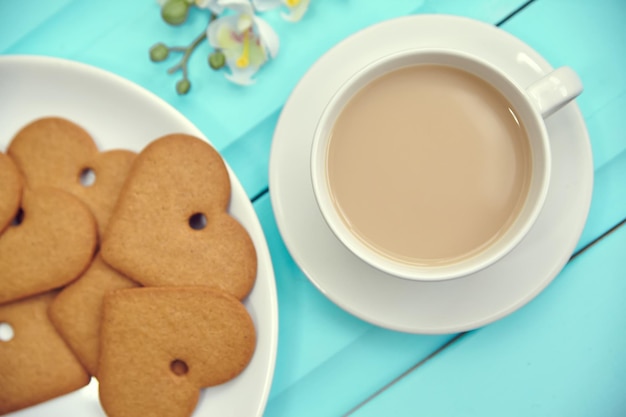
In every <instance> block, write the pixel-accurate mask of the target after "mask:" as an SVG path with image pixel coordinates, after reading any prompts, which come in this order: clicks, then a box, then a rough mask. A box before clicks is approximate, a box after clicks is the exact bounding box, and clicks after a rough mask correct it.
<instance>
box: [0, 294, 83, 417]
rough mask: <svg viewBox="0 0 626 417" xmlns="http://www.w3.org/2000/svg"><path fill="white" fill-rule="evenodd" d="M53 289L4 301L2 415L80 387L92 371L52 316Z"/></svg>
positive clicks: (0, 375)
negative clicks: (60, 332) (8, 331)
mask: <svg viewBox="0 0 626 417" xmlns="http://www.w3.org/2000/svg"><path fill="white" fill-rule="evenodd" d="M54 296H55V293H53V292H50V293H45V294H41V295H37V296H34V297H30V298H26V299H24V300H20V301H15V302H13V303H9V304H4V305H0V324H1V325H3V326H4V327H5V328H10V329H11V334H10V337H4V338H0V414H5V413H10V412H11V411H16V410H19V409H21V408H25V407H29V406H32V405H35V404H38V403H41V402H44V401H47V400H50V399H52V398H55V397H58V396H60V395H64V394H67V393H69V392H72V391H74V390H77V389H79V388H81V387H83V386H85V385H87V383H88V382H89V375H88V374H87V372H86V371H85V369H83V367H82V366H81V364H80V362H78V359H76V357H75V356H74V355H73V354H72V352H71V351H70V349H69V348H68V347H67V345H66V344H65V342H64V341H63V339H62V338H61V336H59V335H58V333H57V332H56V331H55V330H54V327H53V326H52V323H50V320H49V319H48V307H49V305H50V303H51V302H52V300H53V298H54Z"/></svg>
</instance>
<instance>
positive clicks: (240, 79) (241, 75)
mask: <svg viewBox="0 0 626 417" xmlns="http://www.w3.org/2000/svg"><path fill="white" fill-rule="evenodd" d="M228 68H229V69H230V74H228V73H226V74H224V76H225V77H226V79H227V80H228V81H230V82H233V83H235V84H239V85H251V84H254V83H255V80H254V79H252V77H253V76H254V74H256V73H257V71H258V70H259V67H257V66H253V65H250V66H248V67H246V68H243V69H241V68H237V66H236V65H235V64H234V63H229V64H228Z"/></svg>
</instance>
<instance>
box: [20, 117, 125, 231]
mask: <svg viewBox="0 0 626 417" xmlns="http://www.w3.org/2000/svg"><path fill="white" fill-rule="evenodd" d="M8 154H9V155H10V156H11V157H12V158H13V159H14V161H15V163H16V165H17V166H18V168H19V169H20V171H21V172H22V173H23V174H24V177H25V180H26V183H27V184H28V186H29V187H31V188H37V187H41V186H53V187H57V188H60V189H62V190H65V191H67V192H69V193H71V194H73V195H74V196H76V197H78V198H79V199H80V200H81V201H83V202H84V203H85V204H86V205H87V206H88V207H89V209H90V210H91V211H92V213H93V215H94V217H95V218H96V221H97V223H98V229H99V231H100V234H102V233H103V232H104V230H105V228H106V224H107V222H108V220H109V217H110V215H111V211H112V210H113V207H114V206H115V202H116V200H117V196H118V194H119V191H120V189H121V188H122V185H123V184H124V181H125V180H126V175H127V173H128V171H129V169H130V167H131V165H132V162H133V160H134V159H135V156H136V154H135V153H134V152H131V151H127V150H113V151H108V152H102V153H100V152H99V151H98V148H97V147H96V144H95V143H94V141H93V139H92V137H91V136H90V135H89V133H87V132H86V131H85V130H84V129H83V128H81V127H80V126H78V125H76V124H75V123H72V122H71V121H69V120H66V119H63V118H59V117H48V118H43V119H39V120H36V121H34V122H32V123H30V124H28V125H27V126H25V127H24V128H22V130H20V131H19V132H18V133H17V135H16V136H15V137H14V138H13V140H12V141H11V143H10V145H9V148H8Z"/></svg>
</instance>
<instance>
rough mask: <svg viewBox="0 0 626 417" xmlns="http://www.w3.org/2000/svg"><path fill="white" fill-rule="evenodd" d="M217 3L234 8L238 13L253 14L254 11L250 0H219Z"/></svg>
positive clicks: (227, 7)
mask: <svg viewBox="0 0 626 417" xmlns="http://www.w3.org/2000/svg"><path fill="white" fill-rule="evenodd" d="M217 4H218V5H219V6H220V7H223V8H226V9H231V10H234V11H235V12H236V13H237V14H248V15H251V14H253V13H254V8H253V7H252V4H250V0H217Z"/></svg>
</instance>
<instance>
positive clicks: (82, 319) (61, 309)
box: [49, 255, 138, 375]
mask: <svg viewBox="0 0 626 417" xmlns="http://www.w3.org/2000/svg"><path fill="white" fill-rule="evenodd" d="M137 286H138V284H137V283H135V282H133V281H131V280H130V279H128V278H126V277H125V276H123V275H121V274H120V273H118V272H117V271H115V270H114V269H112V268H111V267H109V266H108V265H107V264H106V263H104V261H102V258H101V257H100V256H99V255H98V256H96V258H95V259H94V261H93V262H92V264H91V266H90V267H89V269H88V270H87V271H85V273H84V274H83V275H82V276H81V277H80V278H79V279H77V280H76V281H74V282H73V283H72V284H70V285H68V286H67V287H65V288H64V289H63V291H61V293H60V294H59V295H58V296H57V297H56V298H55V299H54V301H53V302H52V305H51V306H50V311H49V314H50V319H51V320H52V323H53V324H54V326H55V327H56V329H57V330H58V332H59V333H60V334H61V336H62V337H63V339H65V341H66V342H67V344H68V345H69V346H70V348H71V349H72V351H73V352H74V353H75V354H76V356H77V357H78V359H79V360H80V362H81V363H82V364H83V365H84V366H85V368H86V369H87V371H88V372H89V373H90V374H91V375H96V370H97V367H98V357H99V356H100V355H99V351H100V345H99V344H100V321H101V320H102V303H103V299H104V295H105V294H106V293H108V292H110V291H113V290H118V289H124V288H133V287H137Z"/></svg>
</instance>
